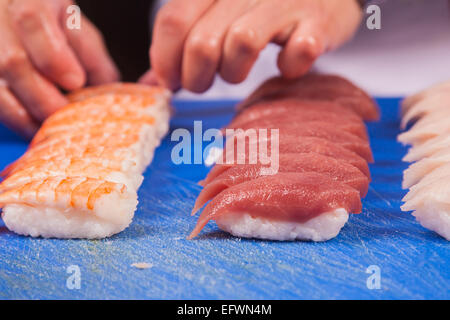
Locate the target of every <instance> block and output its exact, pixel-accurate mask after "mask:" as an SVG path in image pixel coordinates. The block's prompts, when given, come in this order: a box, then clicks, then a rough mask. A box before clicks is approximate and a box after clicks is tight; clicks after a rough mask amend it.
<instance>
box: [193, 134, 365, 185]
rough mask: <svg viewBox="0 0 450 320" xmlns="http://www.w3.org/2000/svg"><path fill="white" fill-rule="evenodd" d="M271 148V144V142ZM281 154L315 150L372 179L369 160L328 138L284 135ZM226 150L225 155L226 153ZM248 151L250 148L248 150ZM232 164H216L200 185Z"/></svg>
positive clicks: (280, 144) (280, 145) (281, 142)
mask: <svg viewBox="0 0 450 320" xmlns="http://www.w3.org/2000/svg"><path fill="white" fill-rule="evenodd" d="M269 150H270V144H269ZM279 151H280V156H281V155H282V154H285V153H309V152H314V153H318V154H321V155H324V156H329V157H332V158H334V159H336V160H339V161H343V162H346V163H349V164H351V165H353V166H354V167H356V168H358V169H359V170H360V171H361V172H362V173H363V174H364V175H365V176H366V177H368V178H369V180H370V171H369V166H368V165H367V162H366V161H365V160H364V159H363V158H361V157H360V156H359V155H357V154H356V153H354V152H352V151H350V150H347V149H345V148H343V147H341V146H339V145H337V144H335V143H332V142H330V141H328V140H325V139H321V138H315V137H303V138H298V137H295V136H292V135H287V136H283V139H280V143H279ZM225 152H226V151H224V153H223V154H224V155H225ZM246 153H248V150H246ZM245 159H248V154H246V155H245ZM231 166H232V164H226V163H225V159H224V160H223V164H216V165H215V166H214V167H213V168H212V169H211V170H210V172H209V173H208V175H207V177H206V178H205V179H204V180H203V181H200V185H202V186H205V185H207V184H208V183H210V182H211V181H213V180H214V179H215V178H216V177H217V176H219V175H220V174H222V173H223V172H224V171H226V170H228V169H229V168H230V167H231Z"/></svg>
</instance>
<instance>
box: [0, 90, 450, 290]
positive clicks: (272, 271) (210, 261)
mask: <svg viewBox="0 0 450 320" xmlns="http://www.w3.org/2000/svg"><path fill="white" fill-rule="evenodd" d="M378 101H379V103H380V105H381V108H382V112H383V118H382V121H381V122H379V123H372V124H369V130H370V135H371V143H372V148H373V151H374V155H375V159H376V163H375V164H374V165H372V166H371V171H372V176H373V182H372V184H371V187H370V190H369V194H368V196H367V197H366V199H364V203H363V205H364V209H363V213H362V214H360V215H352V216H351V217H350V220H349V222H348V224H347V225H346V226H345V227H344V228H343V229H342V231H341V233H340V235H339V236H338V237H336V238H335V239H333V240H331V241H328V242H325V243H311V242H271V241H258V240H246V239H238V238H233V237H230V236H229V235H227V234H225V233H223V232H221V231H219V230H218V228H217V227H216V226H215V224H214V223H210V224H209V225H208V226H207V227H206V228H205V229H204V230H203V232H202V234H201V236H200V237H199V238H198V239H196V240H191V241H189V240H186V236H187V235H188V234H189V232H190V231H191V229H192V228H193V227H194V225H195V222H196V217H191V216H190V215H189V213H190V211H191V208H192V205H193V203H194V200H195V198H196V196H197V195H198V193H199V191H200V187H199V186H197V185H196V181H198V180H200V179H202V178H203V177H204V176H205V175H206V173H207V171H208V168H206V167H204V166H203V165H179V166H176V165H174V164H173V163H172V162H171V160H170V152H171V148H172V147H173V146H174V145H175V142H171V141H170V136H168V137H167V138H166V139H165V140H164V142H163V144H162V145H161V147H160V148H159V149H158V150H157V153H156V156H155V159H154V162H153V164H152V166H151V168H149V170H148V171H147V172H146V174H145V181H144V183H143V186H142V187H141V189H140V191H139V198H140V204H139V208H138V210H137V212H136V215H135V218H134V221H133V223H132V224H131V226H130V227H129V228H128V229H126V230H125V231H124V232H122V233H120V234H118V235H116V236H113V237H111V238H109V239H104V240H97V241H85V240H56V239H50V240H49V239H40V238H39V239H33V238H29V237H22V236H18V235H16V234H13V233H11V232H9V231H8V230H7V229H6V227H4V225H3V224H2V222H0V298H3V299H12V298H16V299H17V298H32V299H38V298H56V299H63V298H69V299H70V298H97V299H114V298H136V299H144V298H152V299H199V298H201V299H224V298H231V299H239V298H241V299H305V298H306V299H429V298H436V299H449V298H450V293H449V290H450V271H449V267H448V262H449V258H450V254H449V246H448V244H447V242H446V241H445V240H444V239H442V238H441V237H439V236H438V235H436V234H435V233H433V232H431V231H429V230H426V229H424V228H422V227H421V226H420V225H419V224H418V223H417V222H416V221H415V220H414V218H413V217H412V216H411V215H410V214H408V213H403V212H401V211H400V209H399V206H400V204H401V202H400V200H401V198H402V196H403V195H404V193H405V191H403V190H401V187H400V183H401V177H402V171H403V170H404V169H405V168H406V164H404V163H402V162H401V158H402V156H403V155H404V153H405V151H406V149H405V148H404V147H402V146H401V145H400V144H398V143H397V142H396V140H395V139H396V136H397V134H398V120H397V109H398V99H379V100H378ZM233 104H234V103H233V102H232V101H216V102H213V101H210V102H182V101H178V102H177V103H176V106H177V110H178V112H177V114H176V116H175V117H174V119H173V120H172V124H171V127H172V129H174V128H178V127H185V128H189V129H191V128H192V126H193V121H194V120H203V125H204V128H207V127H220V126H222V125H224V124H226V123H227V122H228V121H229V120H230V119H231V117H232V113H233ZM25 148H26V145H25V143H24V142H22V141H21V140H20V139H19V138H17V137H16V136H14V135H13V134H12V133H10V132H9V131H7V130H6V129H4V128H3V127H1V128H0V155H1V157H0V167H3V166H5V165H6V164H8V163H10V162H11V161H13V160H14V159H16V158H17V157H18V156H19V155H20V154H21V153H22V152H23V151H24V150H25ZM137 262H147V263H149V264H151V267H150V268H148V269H142V270H141V269H137V268H135V267H132V266H131V264H133V263H137ZM70 265H76V266H78V267H79V269H80V279H81V282H80V283H81V288H80V289H70V288H69V287H70V286H69V287H68V286H67V285H66V281H67V279H68V278H69V277H70V276H71V274H70V273H67V268H68V267H69V266H70ZM371 265H376V266H378V267H379V268H380V271H381V289H372V290H371V289H368V287H367V285H366V281H367V278H368V277H369V276H370V274H368V273H366V269H367V268H368V267H369V266H371Z"/></svg>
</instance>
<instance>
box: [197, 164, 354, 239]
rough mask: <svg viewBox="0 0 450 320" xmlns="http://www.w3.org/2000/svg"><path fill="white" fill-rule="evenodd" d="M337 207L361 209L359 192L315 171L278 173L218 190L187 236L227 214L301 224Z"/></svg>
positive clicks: (350, 209) (351, 209) (350, 210)
mask: <svg viewBox="0 0 450 320" xmlns="http://www.w3.org/2000/svg"><path fill="white" fill-rule="evenodd" d="M339 208H343V209H345V210H346V211H347V212H353V213H359V212H361V199H360V197H359V192H358V191H356V190H355V189H353V188H352V187H349V186H347V185H345V184H343V183H340V182H336V181H334V180H332V179H331V178H328V177H327V176H325V175H323V174H319V173H278V174H276V175H272V176H265V177H260V178H258V179H255V180H250V181H247V182H244V183H241V184H238V185H235V186H232V187H230V188H228V189H225V190H224V191H222V192H221V193H219V194H218V195H217V196H216V197H215V198H214V199H213V200H212V201H211V202H210V203H209V204H208V205H207V206H206V207H205V209H204V210H203V212H202V214H201V215H200V218H199V220H198V222H197V225H196V227H195V228H194V230H193V231H192V233H191V235H190V236H189V239H192V238H194V237H195V236H197V235H198V234H199V232H200V231H201V230H202V229H203V227H204V226H205V225H206V224H207V223H208V221H210V220H218V219H219V220H220V218H221V217H224V216H226V215H229V214H239V213H242V212H249V213H250V214H251V215H252V217H257V218H264V219H268V220H273V221H285V222H297V223H304V222H306V221H308V220H310V219H312V218H315V217H317V216H319V215H320V214H322V213H325V212H330V211H332V210H335V209H339Z"/></svg>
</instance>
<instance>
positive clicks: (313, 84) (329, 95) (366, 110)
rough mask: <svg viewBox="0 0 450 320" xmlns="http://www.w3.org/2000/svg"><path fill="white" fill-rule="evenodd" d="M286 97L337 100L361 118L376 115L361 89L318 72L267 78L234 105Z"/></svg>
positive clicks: (372, 102)
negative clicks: (288, 77) (295, 77)
mask: <svg viewBox="0 0 450 320" xmlns="http://www.w3.org/2000/svg"><path fill="white" fill-rule="evenodd" d="M286 97H297V98H302V99H307V100H308V99H313V100H324V101H332V102H337V103H340V104H342V105H343V106H346V107H348V108H349V109H351V110H353V111H355V112H356V113H357V114H359V115H360V116H361V117H362V118H363V119H365V120H377V119H378V118H379V111H378V108H377V106H376V104H375V103H374V101H373V100H372V99H371V98H370V97H369V96H368V95H367V94H366V93H365V92H364V91H363V90H361V89H360V88H358V87H356V86H355V85H354V84H352V83H351V82H350V81H348V80H346V79H344V78H341V77H339V76H334V75H321V74H308V75H306V76H303V77H302V78H300V79H295V80H289V79H283V78H281V77H276V78H272V79H269V80H267V81H266V82H265V83H263V84H262V85H261V86H260V87H259V88H258V89H257V90H256V91H255V92H254V93H253V94H251V95H250V97H248V98H247V99H246V100H244V101H243V102H242V103H241V104H240V105H239V107H238V108H239V109H242V108H245V107H246V106H249V105H252V104H254V103H255V102H258V101H260V100H262V99H265V98H286Z"/></svg>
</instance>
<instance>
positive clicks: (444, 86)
mask: <svg viewBox="0 0 450 320" xmlns="http://www.w3.org/2000/svg"><path fill="white" fill-rule="evenodd" d="M448 91H450V81H448V82H443V83H439V84H437V85H434V86H432V87H430V88H428V89H425V90H423V91H420V92H419V93H417V94H415V95H412V96H409V97H407V98H406V99H404V100H403V101H402V108H401V110H402V114H403V115H404V114H405V113H406V112H407V111H408V110H409V109H410V108H412V107H413V106H414V105H415V104H417V103H419V102H420V101H421V100H424V99H426V98H428V97H430V96H433V95H436V94H440V93H441V92H448Z"/></svg>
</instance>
